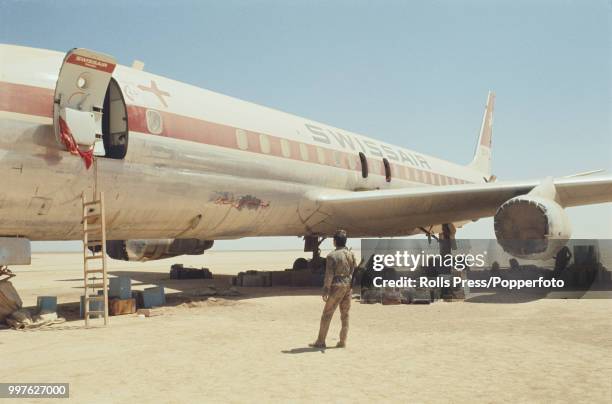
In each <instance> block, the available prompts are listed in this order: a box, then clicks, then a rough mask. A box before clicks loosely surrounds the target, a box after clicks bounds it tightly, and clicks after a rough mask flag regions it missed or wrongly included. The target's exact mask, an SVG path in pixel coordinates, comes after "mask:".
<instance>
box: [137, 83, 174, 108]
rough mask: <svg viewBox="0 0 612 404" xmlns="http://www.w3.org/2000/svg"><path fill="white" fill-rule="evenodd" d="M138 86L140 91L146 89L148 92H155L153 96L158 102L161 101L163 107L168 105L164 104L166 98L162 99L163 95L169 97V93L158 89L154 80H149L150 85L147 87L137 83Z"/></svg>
mask: <svg viewBox="0 0 612 404" xmlns="http://www.w3.org/2000/svg"><path fill="white" fill-rule="evenodd" d="M138 88H140V89H141V90H142V91H147V92H149V93H153V94H155V96H156V97H157V98H158V99H159V102H161V103H162V105H163V106H164V107H168V104H166V100H165V99H164V97H170V93H169V92H167V91H162V90H160V89H159V87H157V83H156V82H155V80H151V85H150V86H149V87H147V86H143V85H139V86H138Z"/></svg>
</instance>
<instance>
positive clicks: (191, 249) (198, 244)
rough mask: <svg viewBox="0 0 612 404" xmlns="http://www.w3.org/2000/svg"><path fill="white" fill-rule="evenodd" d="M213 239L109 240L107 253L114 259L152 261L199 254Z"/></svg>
mask: <svg viewBox="0 0 612 404" xmlns="http://www.w3.org/2000/svg"><path fill="white" fill-rule="evenodd" d="M213 243H214V240H198V239H195V238H183V239H162V240H109V241H107V242H106V252H107V254H108V255H109V256H110V257H111V258H113V259H116V260H123V261H142V262H144V261H152V260H159V259H164V258H170V257H176V256H177V255H200V254H204V251H206V250H208V249H209V248H211V247H212V246H213Z"/></svg>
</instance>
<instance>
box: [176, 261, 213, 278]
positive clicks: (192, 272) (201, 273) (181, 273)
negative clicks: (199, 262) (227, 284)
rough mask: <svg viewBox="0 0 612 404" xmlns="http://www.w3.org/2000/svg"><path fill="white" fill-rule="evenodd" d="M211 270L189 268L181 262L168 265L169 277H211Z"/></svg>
mask: <svg viewBox="0 0 612 404" xmlns="http://www.w3.org/2000/svg"><path fill="white" fill-rule="evenodd" d="M212 278H213V275H212V272H210V270H209V269H208V268H204V267H202V268H189V267H184V266H183V264H174V265H172V266H171V267H170V279H212Z"/></svg>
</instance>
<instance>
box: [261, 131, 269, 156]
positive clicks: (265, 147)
mask: <svg viewBox="0 0 612 404" xmlns="http://www.w3.org/2000/svg"><path fill="white" fill-rule="evenodd" d="M259 147H261V151H262V152H263V153H266V154H268V153H270V138H268V135H264V134H263V133H262V134H261V135H259Z"/></svg>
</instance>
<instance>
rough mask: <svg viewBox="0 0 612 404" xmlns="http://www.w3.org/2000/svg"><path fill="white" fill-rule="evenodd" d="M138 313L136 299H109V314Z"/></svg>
mask: <svg viewBox="0 0 612 404" xmlns="http://www.w3.org/2000/svg"><path fill="white" fill-rule="evenodd" d="M133 313H136V299H132V298H129V299H116V298H115V299H110V300H109V301H108V314H110V315H111V316H120V315H122V314H133Z"/></svg>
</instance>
